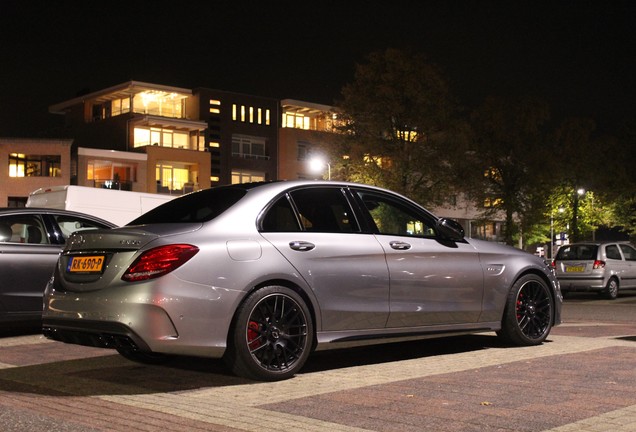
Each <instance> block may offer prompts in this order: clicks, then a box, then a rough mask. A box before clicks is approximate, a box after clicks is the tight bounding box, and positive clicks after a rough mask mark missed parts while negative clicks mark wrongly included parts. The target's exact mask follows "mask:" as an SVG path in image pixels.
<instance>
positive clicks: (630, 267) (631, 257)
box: [619, 243, 636, 288]
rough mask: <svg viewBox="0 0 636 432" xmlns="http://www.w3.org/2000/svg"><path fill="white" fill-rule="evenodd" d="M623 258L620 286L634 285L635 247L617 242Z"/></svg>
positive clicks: (635, 285) (635, 284)
mask: <svg viewBox="0 0 636 432" xmlns="http://www.w3.org/2000/svg"><path fill="white" fill-rule="evenodd" d="M619 246H620V249H621V252H622V253H623V258H625V273H624V275H623V276H622V279H621V288H634V287H636V249H635V248H634V247H633V246H631V245H628V244H623V243H621V244H619Z"/></svg>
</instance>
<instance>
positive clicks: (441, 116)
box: [331, 49, 454, 205]
mask: <svg viewBox="0 0 636 432" xmlns="http://www.w3.org/2000/svg"><path fill="white" fill-rule="evenodd" d="M367 60H368V62H367V63H365V64H358V65H357V66H356V71H355V75H354V80H353V82H351V83H349V84H347V85H346V86H344V88H343V89H342V99H341V100H340V101H339V102H337V103H336V107H337V111H338V113H339V121H340V124H342V127H341V128H340V131H341V132H342V140H341V141H340V143H339V146H337V148H335V149H332V154H333V153H335V154H333V155H332V156H331V160H334V161H336V160H338V161H339V162H336V163H334V167H333V169H332V173H335V175H334V177H336V178H344V179H347V180H351V181H358V182H363V183H368V184H374V185H378V186H382V187H386V188H389V189H392V190H395V191H396V192H400V193H402V194H404V195H407V196H409V197H411V198H413V199H415V200H417V201H419V202H420V203H422V204H425V205H428V204H431V203H439V202H441V201H443V200H444V198H445V197H446V195H447V193H448V192H449V190H451V189H452V184H451V180H452V176H451V173H450V169H449V167H450V161H449V156H450V155H452V154H453V153H452V152H449V151H448V145H449V142H452V139H451V133H450V124H451V117H452V113H453V110H454V108H453V107H454V105H453V103H452V100H451V97H450V95H449V90H448V85H447V83H446V81H445V79H444V78H443V76H442V72H441V71H440V70H439V68H438V67H436V66H435V65H433V64H431V63H429V62H427V60H426V59H425V58H424V56H422V55H421V54H414V53H410V52H404V51H400V50H396V49H387V50H386V51H383V52H376V53H372V54H371V55H369V56H368V59H367ZM343 155H344V156H345V157H344V159H343V158H342V156H343Z"/></svg>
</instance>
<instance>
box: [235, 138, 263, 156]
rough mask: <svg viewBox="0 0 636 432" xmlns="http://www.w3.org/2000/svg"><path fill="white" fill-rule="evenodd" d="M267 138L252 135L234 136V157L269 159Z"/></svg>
mask: <svg viewBox="0 0 636 432" xmlns="http://www.w3.org/2000/svg"><path fill="white" fill-rule="evenodd" d="M265 142H266V141H265V138H262V137H255V136H250V135H232V156H238V157H242V158H253V159H269V156H268V155H267V152H266V146H265Z"/></svg>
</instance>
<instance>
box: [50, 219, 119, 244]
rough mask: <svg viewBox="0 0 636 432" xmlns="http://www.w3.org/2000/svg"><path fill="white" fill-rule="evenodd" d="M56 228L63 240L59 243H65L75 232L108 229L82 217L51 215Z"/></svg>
mask: <svg viewBox="0 0 636 432" xmlns="http://www.w3.org/2000/svg"><path fill="white" fill-rule="evenodd" d="M51 216H52V217H53V219H54V220H55V222H56V223H57V226H58V227H59V228H60V230H59V231H60V233H61V234H62V237H63V239H62V240H59V242H63V241H66V239H67V238H68V237H69V236H70V235H71V234H72V233H74V232H75V231H83V230H89V229H96V228H110V227H108V226H107V225H102V224H99V223H96V222H93V221H91V220H88V219H84V218H82V217H77V216H70V215H51Z"/></svg>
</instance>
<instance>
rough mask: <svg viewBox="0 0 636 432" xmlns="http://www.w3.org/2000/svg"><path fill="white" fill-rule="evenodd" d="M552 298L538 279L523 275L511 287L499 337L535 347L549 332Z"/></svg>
mask: <svg viewBox="0 0 636 432" xmlns="http://www.w3.org/2000/svg"><path fill="white" fill-rule="evenodd" d="M553 314H554V311H553V298H552V295H551V293H550V290H549V288H548V286H547V284H546V283H545V281H543V279H541V278H540V277H539V276H536V275H525V276H523V277H521V278H520V279H519V280H518V281H517V282H516V283H515V284H514V285H513V287H512V290H511V291H510V293H509V295H508V302H507V304H506V310H505V311H504V316H503V320H502V328H501V330H500V331H499V332H498V335H499V336H500V337H502V338H503V339H504V340H505V341H507V342H510V343H513V344H515V345H538V344H540V343H542V342H543V341H544V340H545V339H546V338H547V337H548V334H549V333H550V330H551V328H552V320H553Z"/></svg>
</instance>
